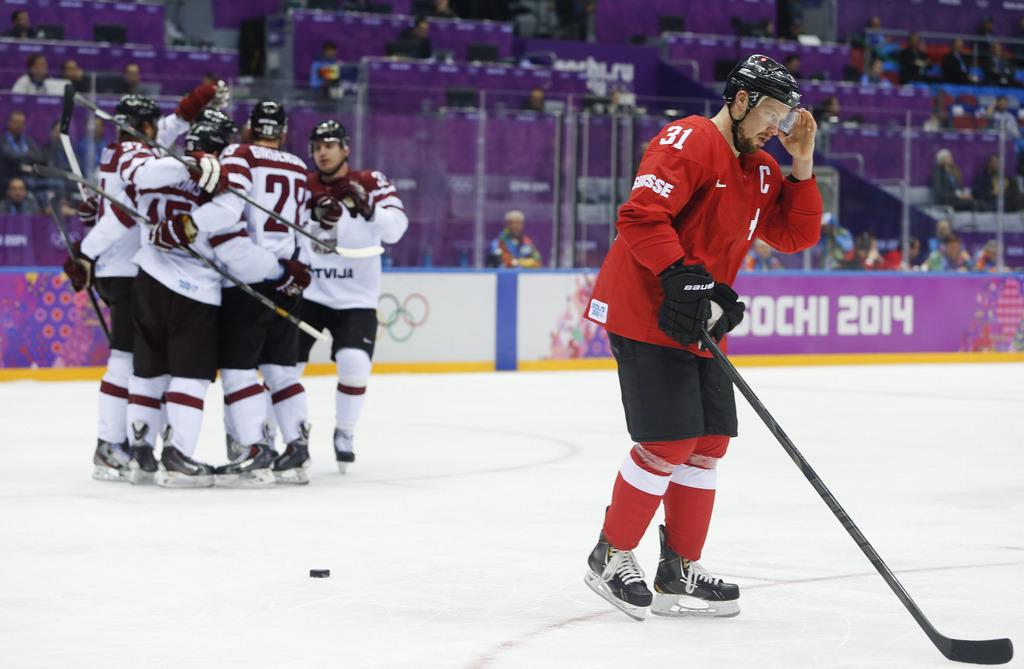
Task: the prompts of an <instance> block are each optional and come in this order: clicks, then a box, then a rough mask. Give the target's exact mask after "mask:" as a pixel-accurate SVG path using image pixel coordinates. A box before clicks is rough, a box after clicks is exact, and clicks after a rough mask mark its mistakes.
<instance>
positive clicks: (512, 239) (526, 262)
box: [487, 210, 541, 268]
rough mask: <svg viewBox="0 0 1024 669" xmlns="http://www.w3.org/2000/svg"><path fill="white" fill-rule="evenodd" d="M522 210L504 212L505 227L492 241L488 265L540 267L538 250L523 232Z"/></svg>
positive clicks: (523, 218)
mask: <svg viewBox="0 0 1024 669" xmlns="http://www.w3.org/2000/svg"><path fill="white" fill-rule="evenodd" d="M524 220H525V217H524V216H523V212H521V211H516V210H512V211H510V212H508V213H507V214H505V229H504V230H502V231H501V234H499V235H498V236H497V238H495V239H494V240H493V241H492V242H491V246H490V249H489V250H488V254H487V266H488V267H523V268H533V267H540V264H541V257H540V251H539V250H538V249H537V247H536V246H535V245H534V243H533V240H532V239H530V238H529V237H527V236H526V235H524V234H523V222H524Z"/></svg>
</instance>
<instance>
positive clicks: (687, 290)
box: [658, 260, 715, 346]
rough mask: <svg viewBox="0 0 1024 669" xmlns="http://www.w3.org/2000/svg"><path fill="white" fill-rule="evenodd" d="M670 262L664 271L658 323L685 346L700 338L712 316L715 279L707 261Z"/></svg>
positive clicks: (665, 331)
mask: <svg viewBox="0 0 1024 669" xmlns="http://www.w3.org/2000/svg"><path fill="white" fill-rule="evenodd" d="M682 263H683V261H682V260H680V261H678V262H675V263H673V264H672V265H669V267H668V269H666V270H665V271H663V272H662V273H661V274H660V275H659V276H660V277H661V288H662V290H663V291H664V292H665V298H664V299H663V300H662V302H661V308H660V309H659V310H658V327H659V328H661V331H662V332H664V333H665V334H667V335H668V336H669V337H671V338H672V339H674V340H676V341H677V342H679V343H680V344H683V345H684V346H689V345H690V344H694V343H696V342H697V341H699V340H700V329H701V328H702V327H703V326H704V323H705V322H707V320H708V319H709V318H711V301H710V297H711V295H712V291H713V289H714V287H715V280H714V279H712V278H711V275H710V274H708V273H707V271H706V270H705V269H704V266H703V265H684V264H682Z"/></svg>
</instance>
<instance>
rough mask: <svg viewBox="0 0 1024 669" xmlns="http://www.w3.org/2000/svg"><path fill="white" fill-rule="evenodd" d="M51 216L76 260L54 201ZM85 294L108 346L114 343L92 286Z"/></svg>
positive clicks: (69, 251)
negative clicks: (54, 206)
mask: <svg viewBox="0 0 1024 669" xmlns="http://www.w3.org/2000/svg"><path fill="white" fill-rule="evenodd" d="M50 216H52V217H53V222H54V223H56V224H57V229H58V230H60V238H61V240H63V242H64V248H66V249H67V250H68V255H69V256H71V257H72V258H75V250H74V245H73V244H72V243H71V236H70V235H69V234H68V229H67V227H65V226H64V221H62V220H60V214H58V213H57V211H56V210H55V209H54V208H53V199H52V198H51V199H50ZM85 293H86V294H87V295H88V296H89V301H90V302H92V308H93V310H94V311H95V312H96V318H98V319H99V321H100V327H101V328H103V334H104V336H106V338H107V344H108V345H109V344H112V343H114V340H113V339H112V338H111V337H110V327H109V326H108V325H107V321H106V319H105V318H103V312H102V311H100V303H99V302H97V301H96V294H95V293H93V292H92V286H86V287H85Z"/></svg>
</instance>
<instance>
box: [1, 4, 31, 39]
mask: <svg viewBox="0 0 1024 669" xmlns="http://www.w3.org/2000/svg"><path fill="white" fill-rule="evenodd" d="M4 37H13V38H15V39H39V31H38V30H36V29H35V28H33V27H32V26H31V24H30V21H29V18H28V12H27V11H25V10H24V9H16V10H14V11H13V12H11V29H10V30H8V31H7V32H5V33H4Z"/></svg>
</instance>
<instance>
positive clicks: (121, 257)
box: [82, 114, 188, 277]
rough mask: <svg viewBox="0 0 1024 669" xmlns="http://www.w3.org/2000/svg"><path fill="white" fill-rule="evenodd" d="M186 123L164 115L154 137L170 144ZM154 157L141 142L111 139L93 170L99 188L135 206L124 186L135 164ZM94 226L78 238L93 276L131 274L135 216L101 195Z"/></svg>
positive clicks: (136, 236) (137, 237) (136, 244)
mask: <svg viewBox="0 0 1024 669" xmlns="http://www.w3.org/2000/svg"><path fill="white" fill-rule="evenodd" d="M186 130H188V123H186V122H185V121H184V120H182V119H181V118H179V117H178V116H177V115H175V114H168V115H167V116H165V117H163V118H161V119H160V120H159V121H158V122H157V136H156V140H157V142H158V143H160V144H162V145H163V146H170V145H171V144H173V143H174V141H175V140H176V139H177V138H178V136H179V135H181V134H182V133H183V132H185V131H186ZM153 157H154V153H153V151H152V150H150V148H149V147H148V146H146V145H145V144H143V143H141V142H136V141H126V142H114V143H112V144H110V145H108V146H107V147H106V148H105V149H104V150H103V153H102V154H101V156H100V166H99V169H98V170H97V172H96V176H97V180H98V182H99V183H98V185H99V187H100V188H101V189H102V190H103V191H105V192H106V193H109V194H110V195H111V196H113V197H115V198H117V200H118V201H119V202H121V203H122V204H124V205H127V206H128V207H131V208H132V209H135V208H136V203H135V202H134V201H133V199H132V196H133V193H132V191H131V190H130V189H129V188H128V186H129V183H130V181H131V176H132V173H133V172H134V170H135V169H136V168H138V167H139V165H141V164H143V163H144V162H145V161H147V160H149V159H150V158H153ZM98 200H99V201H98V203H97V205H98V207H97V213H96V225H95V226H94V227H93V229H92V230H90V231H89V232H88V233H87V234H86V235H85V238H84V239H82V253H84V254H85V255H87V256H88V257H90V258H93V259H95V261H96V267H95V274H96V276H97V277H108V276H135V274H136V273H137V272H138V268H137V267H136V266H135V264H134V263H132V258H133V257H134V256H135V253H136V252H137V251H138V250H139V246H140V244H141V242H142V238H141V236H140V235H141V234H143V231H140V229H139V228H137V227H136V223H135V219H133V218H132V217H131V216H128V215H127V214H125V213H124V212H123V211H121V210H120V209H118V208H117V207H114V206H112V205H111V204H110V203H109V202H107V201H106V200H105V199H104V198H98Z"/></svg>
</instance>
